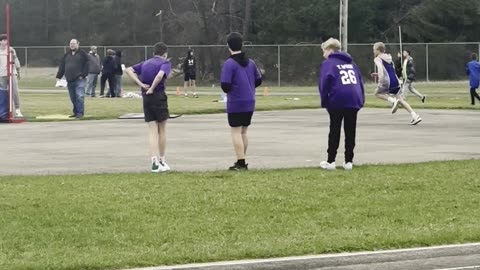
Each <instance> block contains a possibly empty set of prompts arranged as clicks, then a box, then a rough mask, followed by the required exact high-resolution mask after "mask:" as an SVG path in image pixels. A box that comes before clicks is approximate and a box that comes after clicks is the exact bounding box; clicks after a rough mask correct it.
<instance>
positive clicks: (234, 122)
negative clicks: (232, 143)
mask: <svg viewBox="0 0 480 270" xmlns="http://www.w3.org/2000/svg"><path fill="white" fill-rule="evenodd" d="M252 116H253V112H241V113H229V114H228V124H229V125H230V126H231V127H248V126H250V124H251V123H252Z"/></svg>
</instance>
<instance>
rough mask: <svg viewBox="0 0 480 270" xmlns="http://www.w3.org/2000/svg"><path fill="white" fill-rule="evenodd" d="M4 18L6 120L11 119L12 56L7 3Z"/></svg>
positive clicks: (8, 6)
mask: <svg viewBox="0 0 480 270" xmlns="http://www.w3.org/2000/svg"><path fill="white" fill-rule="evenodd" d="M5 13H6V14H5V18H6V20H7V21H6V24H5V28H6V29H7V31H6V32H7V79H8V104H9V105H8V119H9V120H11V119H13V88H12V86H13V77H12V75H13V70H12V56H11V54H10V4H8V3H7V6H6V7H5Z"/></svg>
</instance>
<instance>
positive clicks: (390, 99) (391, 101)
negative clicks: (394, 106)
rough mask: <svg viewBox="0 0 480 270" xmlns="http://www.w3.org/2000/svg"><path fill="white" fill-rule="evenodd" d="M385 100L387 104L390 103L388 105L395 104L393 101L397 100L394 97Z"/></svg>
mask: <svg viewBox="0 0 480 270" xmlns="http://www.w3.org/2000/svg"><path fill="white" fill-rule="evenodd" d="M387 100H388V102H390V103H394V102H395V100H397V99H396V98H394V97H388V99H387Z"/></svg>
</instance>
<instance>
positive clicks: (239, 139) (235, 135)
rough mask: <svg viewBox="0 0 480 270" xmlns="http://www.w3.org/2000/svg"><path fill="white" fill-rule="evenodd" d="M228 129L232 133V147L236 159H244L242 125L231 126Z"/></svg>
mask: <svg viewBox="0 0 480 270" xmlns="http://www.w3.org/2000/svg"><path fill="white" fill-rule="evenodd" d="M230 130H231V135H232V143H233V149H234V150H235V155H236V156H237V160H242V159H243V160H244V159H245V145H244V143H243V135H242V127H232V128H231V129H230ZM245 135H246V134H245Z"/></svg>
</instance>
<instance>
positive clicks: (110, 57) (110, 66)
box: [100, 49, 117, 97]
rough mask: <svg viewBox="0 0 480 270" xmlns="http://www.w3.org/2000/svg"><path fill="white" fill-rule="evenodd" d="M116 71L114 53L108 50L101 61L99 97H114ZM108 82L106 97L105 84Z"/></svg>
mask: <svg viewBox="0 0 480 270" xmlns="http://www.w3.org/2000/svg"><path fill="white" fill-rule="evenodd" d="M116 70H117V61H116V60H115V51H113V50H111V49H108V50H107V56H106V57H105V58H104V59H103V69H102V77H101V78H100V97H115V96H116V93H115V87H116V85H115V72H116ZM107 80H108V87H109V88H110V89H109V91H108V93H107V95H106V96H104V95H103V93H104V90H105V83H106V81H107Z"/></svg>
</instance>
